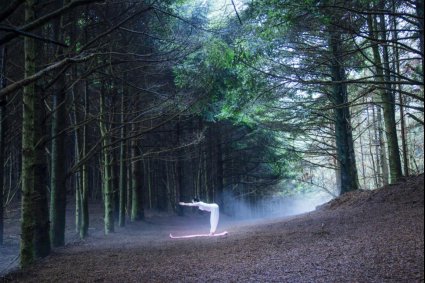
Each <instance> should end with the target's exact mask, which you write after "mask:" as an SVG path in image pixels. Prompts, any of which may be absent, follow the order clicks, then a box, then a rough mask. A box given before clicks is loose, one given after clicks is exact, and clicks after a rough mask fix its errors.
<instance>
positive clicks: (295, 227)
mask: <svg viewBox="0 0 425 283" xmlns="http://www.w3.org/2000/svg"><path fill="white" fill-rule="evenodd" d="M423 181H424V177H423V175H420V176H417V177H412V178H409V179H406V180H404V181H403V182H400V183H398V184H396V185H392V186H389V187H386V188H383V189H379V190H375V191H358V192H354V193H348V194H346V195H344V196H343V197H340V198H338V199H335V200H333V201H331V202H329V203H327V204H325V205H323V206H321V207H319V208H318V209H317V210H316V211H314V212H311V213H307V214H303V215H299V216H295V217H291V218H286V219H274V220H264V221H262V222H261V223H253V222H234V221H231V220H226V219H223V220H224V221H222V222H221V223H220V225H219V231H222V230H224V229H225V230H227V231H229V235H228V236H226V237H214V238H196V239H179V240H174V239H170V238H169V237H168V235H169V233H170V232H173V233H191V232H194V233H196V232H200V231H207V230H208V223H205V220H206V219H208V218H206V217H205V215H194V216H190V217H189V216H188V217H172V218H169V217H163V216H162V217H159V216H152V218H151V219H149V222H143V223H140V224H130V225H127V227H125V228H122V229H121V228H120V229H117V232H116V233H114V234H113V235H110V236H103V235H102V232H101V230H100V229H99V230H92V231H91V236H90V238H88V239H87V240H85V241H77V240H76V238H75V239H74V241H71V243H69V244H68V245H67V246H66V247H64V248H61V249H56V250H55V251H54V253H53V254H51V255H50V256H48V257H47V258H45V259H43V260H41V261H39V262H37V263H36V264H35V265H34V266H32V267H31V268H28V269H25V270H20V271H19V270H18V271H14V272H11V273H9V274H8V275H5V276H4V277H3V279H2V281H3V282H211V281H214V282H424V189H423V185H424V184H423V183H424V182H423ZM170 219H172V221H170ZM199 223H205V225H204V224H202V225H200V224H199ZM95 224H96V223H94V224H93V225H95ZM97 224H99V225H98V226H99V227H101V223H100V221H99V223H97ZM70 232H72V231H70ZM4 251H5V250H3V251H2V252H4Z"/></svg>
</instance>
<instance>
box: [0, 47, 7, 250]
mask: <svg viewBox="0 0 425 283" xmlns="http://www.w3.org/2000/svg"><path fill="white" fill-rule="evenodd" d="M6 54H7V50H6V47H5V46H4V47H3V48H1V49H0V89H2V88H4V87H5V86H6ZM6 103H7V100H6V98H4V100H0V246H2V245H3V233H4V170H5V167H4V164H5V155H4V153H5V147H6V144H5V133H6Z"/></svg>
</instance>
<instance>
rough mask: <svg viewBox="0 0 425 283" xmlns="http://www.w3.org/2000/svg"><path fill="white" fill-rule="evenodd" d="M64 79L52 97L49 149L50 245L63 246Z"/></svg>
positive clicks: (64, 209) (64, 193)
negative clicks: (50, 142) (51, 138)
mask: <svg viewBox="0 0 425 283" xmlns="http://www.w3.org/2000/svg"><path fill="white" fill-rule="evenodd" d="M65 99H66V94H65V77H64V76H61V78H60V79H59V81H58V88H57V89H56V93H55V95H54V96H53V115H52V137H53V140H52V149H51V168H52V169H51V170H52V173H51V174H52V175H51V184H50V197H51V199H50V222H51V228H50V236H51V239H52V245H53V246H54V247H60V246H63V245H65V220H66V168H65V165H66V162H64V160H65V154H66V153H65V134H64V133H61V131H63V129H65V127H66V105H65Z"/></svg>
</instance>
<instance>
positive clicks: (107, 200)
mask: <svg viewBox="0 0 425 283" xmlns="http://www.w3.org/2000/svg"><path fill="white" fill-rule="evenodd" d="M105 95H106V93H105V89H104V87H102V90H101V93H100V106H99V109H100V125H99V126H100V132H101V139H102V163H103V164H102V168H103V178H102V187H103V201H104V208H105V212H104V214H105V215H104V224H105V235H108V234H110V233H112V232H114V191H113V188H112V179H111V156H110V153H109V149H108V146H109V137H108V135H109V133H108V131H107V127H106V109H105V108H106V107H105Z"/></svg>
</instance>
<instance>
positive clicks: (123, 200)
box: [118, 80, 127, 227]
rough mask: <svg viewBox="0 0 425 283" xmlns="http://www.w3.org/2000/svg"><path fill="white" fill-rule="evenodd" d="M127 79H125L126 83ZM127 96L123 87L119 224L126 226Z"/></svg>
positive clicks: (125, 88)
mask: <svg viewBox="0 0 425 283" xmlns="http://www.w3.org/2000/svg"><path fill="white" fill-rule="evenodd" d="M126 81H127V80H124V83H126ZM126 97H127V87H126V86H124V87H123V91H122V93H121V125H120V126H121V130H120V138H121V141H120V157H119V162H120V164H119V167H120V168H119V212H118V225H119V227H124V226H125V206H126V200H127V194H126V182H125V177H126V168H125V161H124V160H125V152H126V149H125V140H124V138H125V126H124V122H125V121H124V111H125V109H124V101H125V98H126Z"/></svg>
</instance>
